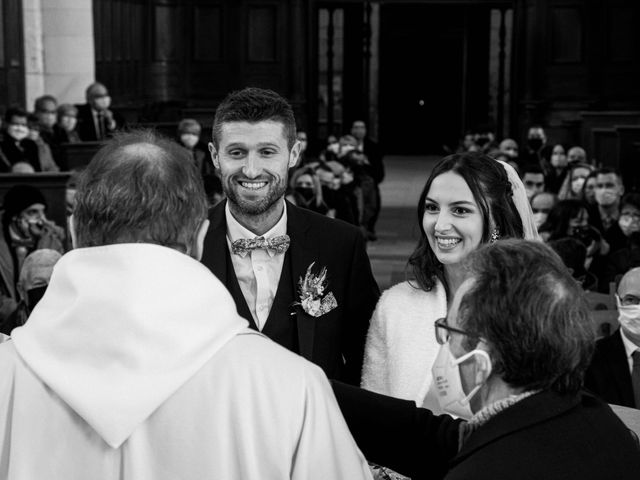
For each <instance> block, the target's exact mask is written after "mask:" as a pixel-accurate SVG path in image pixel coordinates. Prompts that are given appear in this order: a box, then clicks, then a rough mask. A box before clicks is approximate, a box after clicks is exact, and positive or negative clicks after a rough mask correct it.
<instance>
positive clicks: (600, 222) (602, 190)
mask: <svg viewBox="0 0 640 480" xmlns="http://www.w3.org/2000/svg"><path fill="white" fill-rule="evenodd" d="M623 194H624V186H623V184H622V178H621V177H620V174H619V173H618V172H617V171H615V170H613V169H609V168H601V169H600V170H598V174H597V176H596V192H595V195H596V205H594V206H591V207H589V208H588V212H589V223H590V224H591V225H592V226H594V227H595V228H596V229H597V230H598V231H599V232H600V233H602V237H603V238H604V239H605V240H606V241H607V243H608V244H609V245H610V247H611V251H612V252H615V251H616V250H619V249H621V248H624V247H625V246H626V243H627V238H626V237H625V235H624V234H623V233H622V230H621V229H620V225H619V224H618V219H619V218H620V200H621V199H622V195H623Z"/></svg>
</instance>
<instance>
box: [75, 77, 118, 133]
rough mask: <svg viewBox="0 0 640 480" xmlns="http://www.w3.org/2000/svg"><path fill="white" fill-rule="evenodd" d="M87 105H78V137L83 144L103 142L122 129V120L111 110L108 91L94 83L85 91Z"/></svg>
mask: <svg viewBox="0 0 640 480" xmlns="http://www.w3.org/2000/svg"><path fill="white" fill-rule="evenodd" d="M85 98H86V99H87V103H85V104H82V105H78V126H77V129H78V135H80V139H81V140H82V141H83V142H95V141H102V140H105V139H107V138H109V137H111V136H112V135H113V133H114V132H115V131H116V130H119V129H122V128H123V127H124V123H125V122H124V118H123V117H122V115H120V114H119V113H118V112H117V111H115V110H113V109H111V96H110V95H109V90H107V87H105V86H104V85H103V84H102V83H99V82H95V83H92V84H91V85H89V86H88V87H87V90H86V91H85Z"/></svg>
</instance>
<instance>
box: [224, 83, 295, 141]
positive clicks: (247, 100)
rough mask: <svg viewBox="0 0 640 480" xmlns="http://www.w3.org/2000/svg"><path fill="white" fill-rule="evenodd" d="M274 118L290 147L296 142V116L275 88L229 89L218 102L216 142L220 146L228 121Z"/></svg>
mask: <svg viewBox="0 0 640 480" xmlns="http://www.w3.org/2000/svg"><path fill="white" fill-rule="evenodd" d="M267 120H271V121H274V122H279V123H281V124H282V128H283V134H284V136H285V138H286V139H287V145H288V146H289V149H291V147H293V144H294V143H295V142H296V133H297V129H296V119H295V116H294V114H293V109H292V108H291V105H290V104H289V102H287V100H285V99H284V98H283V97H281V96H280V95H278V94H277V93H276V92H274V91H273V90H266V89H263V88H255V87H248V88H245V89H243V90H238V91H235V92H232V93H230V94H229V95H227V97H226V98H225V99H224V100H223V101H222V102H221V103H220V105H218V108H217V109H216V114H215V117H214V119H213V129H212V137H213V138H212V140H213V146H214V147H216V149H218V147H219V146H220V136H221V134H222V125H223V124H225V123H229V122H248V123H258V122H264V121H267Z"/></svg>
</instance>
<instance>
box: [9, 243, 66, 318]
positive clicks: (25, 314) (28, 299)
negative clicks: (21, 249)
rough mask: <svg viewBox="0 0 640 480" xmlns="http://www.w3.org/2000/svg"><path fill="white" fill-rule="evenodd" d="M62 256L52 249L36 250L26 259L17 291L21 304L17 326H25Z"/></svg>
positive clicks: (17, 313)
mask: <svg viewBox="0 0 640 480" xmlns="http://www.w3.org/2000/svg"><path fill="white" fill-rule="evenodd" d="M61 257H62V255H60V252H58V251H56V250H51V249H50V248H41V249H40V250H34V251H33V252H31V253H30V254H29V255H27V258H25V259H24V263H23V264H22V269H20V276H19V277H18V284H17V285H16V290H17V292H18V298H19V299H20V302H19V304H18V310H17V312H16V315H17V317H16V326H17V327H19V326H20V325H24V324H25V323H26V322H27V319H28V318H29V315H30V314H31V312H32V311H33V309H34V308H35V306H36V305H37V304H38V302H39V301H40V299H41V298H42V296H43V295H44V292H45V291H46V290H47V286H48V285H49V279H50V278H51V274H52V273H53V267H54V265H55V264H56V263H57V262H58V260H60V258H61Z"/></svg>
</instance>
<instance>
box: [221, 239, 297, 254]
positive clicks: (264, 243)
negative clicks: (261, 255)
mask: <svg viewBox="0 0 640 480" xmlns="http://www.w3.org/2000/svg"><path fill="white" fill-rule="evenodd" d="M258 248H262V249H263V250H267V251H271V252H273V253H284V252H286V251H287V249H288V248H289V235H280V236H277V237H273V238H264V237H256V238H241V239H239V240H234V241H233V242H232V243H231V251H232V252H233V253H234V254H235V255H240V256H241V257H246V256H247V254H248V253H249V252H250V251H251V250H256V249H258Z"/></svg>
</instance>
